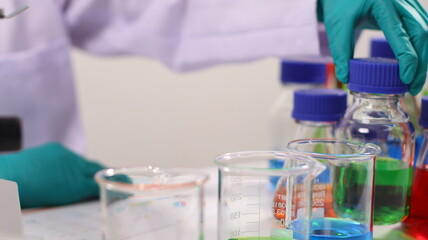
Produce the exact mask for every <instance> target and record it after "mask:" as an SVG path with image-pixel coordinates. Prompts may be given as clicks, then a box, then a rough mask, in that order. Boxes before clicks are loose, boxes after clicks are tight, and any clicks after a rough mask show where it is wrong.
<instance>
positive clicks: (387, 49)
mask: <svg viewBox="0 0 428 240" xmlns="http://www.w3.org/2000/svg"><path fill="white" fill-rule="evenodd" d="M370 57H372V58H390V59H395V55H394V52H393V51H392V49H391V46H390V45H389V43H388V41H387V40H386V39H385V38H373V39H372V40H371V42H370ZM401 101H402V106H403V108H404V110H405V111H406V112H407V113H408V114H409V118H410V121H411V122H412V123H413V126H414V127H415V134H416V142H415V144H416V148H415V162H414V163H415V164H416V159H417V158H418V154H419V150H420V147H421V144H422V139H423V134H422V128H421V127H419V125H418V120H419V117H420V108H419V106H418V104H417V103H418V102H419V101H420V100H419V99H418V98H417V97H416V96H412V95H410V94H409V93H406V94H405V95H404V98H403V99H402V100H401Z"/></svg>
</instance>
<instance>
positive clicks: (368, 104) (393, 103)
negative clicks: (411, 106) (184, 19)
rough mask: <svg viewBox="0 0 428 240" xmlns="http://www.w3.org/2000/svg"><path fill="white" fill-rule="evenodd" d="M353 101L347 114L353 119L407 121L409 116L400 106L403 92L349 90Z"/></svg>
mask: <svg viewBox="0 0 428 240" xmlns="http://www.w3.org/2000/svg"><path fill="white" fill-rule="evenodd" d="M351 94H352V96H353V102H352V104H351V106H350V107H349V108H348V111H347V114H346V115H348V116H345V118H346V117H350V116H349V114H352V117H351V118H353V119H354V120H361V121H364V122H367V121H375V122H377V121H379V123H380V122H385V123H386V122H408V121H409V116H408V114H407V113H406V112H405V110H404V108H403V107H402V100H404V94H371V93H360V92H351Z"/></svg>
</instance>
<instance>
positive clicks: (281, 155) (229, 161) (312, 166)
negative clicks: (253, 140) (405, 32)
mask: <svg viewBox="0 0 428 240" xmlns="http://www.w3.org/2000/svg"><path fill="white" fill-rule="evenodd" d="M263 156H264V157H266V156H272V157H273V158H271V159H287V158H293V159H295V160H298V161H299V163H302V165H300V166H293V167H285V168H284V167H283V168H272V167H268V166H266V167H250V166H242V165H239V166H237V165H234V163H236V162H233V160H236V161H238V159H243V160H244V159H245V158H250V157H263ZM214 162H215V164H216V165H217V167H218V168H219V169H221V170H222V171H226V172H237V173H240V174H248V175H255V176H277V175H284V174H291V173H292V174H311V175H313V176H317V175H318V174H320V173H321V172H322V171H324V170H325V166H324V165H323V164H321V163H319V162H318V161H317V160H315V159H314V158H312V157H310V156H305V155H303V154H296V153H291V152H288V151H241V152H231V153H225V154H222V155H220V156H218V157H217V158H216V159H215V160H214Z"/></svg>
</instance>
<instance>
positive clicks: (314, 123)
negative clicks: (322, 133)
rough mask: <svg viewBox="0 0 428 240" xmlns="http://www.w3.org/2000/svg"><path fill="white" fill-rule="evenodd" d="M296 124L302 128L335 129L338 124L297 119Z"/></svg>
mask: <svg viewBox="0 0 428 240" xmlns="http://www.w3.org/2000/svg"><path fill="white" fill-rule="evenodd" d="M296 123H297V124H299V125H300V126H302V127H334V126H336V124H337V122H317V121H301V120H297V119H296Z"/></svg>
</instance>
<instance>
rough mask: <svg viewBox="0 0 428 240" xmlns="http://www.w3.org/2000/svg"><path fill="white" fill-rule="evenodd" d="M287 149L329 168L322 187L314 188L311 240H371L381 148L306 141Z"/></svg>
mask: <svg viewBox="0 0 428 240" xmlns="http://www.w3.org/2000/svg"><path fill="white" fill-rule="evenodd" d="M288 149H289V150H290V151H291V152H293V153H298V154H304V155H306V156H311V157H313V158H315V159H316V160H318V161H319V162H320V163H323V164H324V165H325V167H326V170H325V171H324V172H323V173H322V176H324V177H325V179H323V182H322V184H318V183H317V182H315V183H314V185H313V186H314V187H313V199H314V202H313V207H314V211H313V213H312V219H311V230H310V235H311V238H310V239H311V240H321V239H323V240H329V239H352V240H370V239H372V228H373V181H374V167H375V158H376V156H377V155H378V154H379V153H380V148H379V147H378V146H376V145H374V144H360V143H354V142H351V141H347V140H335V139H303V140H296V141H292V142H290V143H289V144H288ZM316 180H319V179H318V178H317V179H316ZM320 206H322V207H320Z"/></svg>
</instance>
